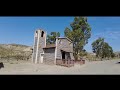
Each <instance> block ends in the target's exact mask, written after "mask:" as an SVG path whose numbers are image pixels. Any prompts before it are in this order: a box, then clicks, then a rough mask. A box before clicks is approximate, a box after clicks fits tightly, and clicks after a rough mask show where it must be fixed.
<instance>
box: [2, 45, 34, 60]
mask: <svg viewBox="0 0 120 90" xmlns="http://www.w3.org/2000/svg"><path fill="white" fill-rule="evenodd" d="M31 55H32V47H31V46H27V45H21V44H0V58H1V59H2V58H5V59H11V58H15V59H17V60H19V59H20V60H21V59H22V60H28V59H30V58H31Z"/></svg>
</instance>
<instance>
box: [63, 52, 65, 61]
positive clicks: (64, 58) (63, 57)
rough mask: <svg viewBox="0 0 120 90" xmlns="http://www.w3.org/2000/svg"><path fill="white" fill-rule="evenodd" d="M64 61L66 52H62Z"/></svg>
mask: <svg viewBox="0 0 120 90" xmlns="http://www.w3.org/2000/svg"><path fill="white" fill-rule="evenodd" d="M62 59H65V52H64V51H62Z"/></svg>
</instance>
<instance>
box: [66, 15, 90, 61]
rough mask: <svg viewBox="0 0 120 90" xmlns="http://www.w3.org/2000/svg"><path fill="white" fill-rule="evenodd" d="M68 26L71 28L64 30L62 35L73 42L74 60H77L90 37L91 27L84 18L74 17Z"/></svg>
mask: <svg viewBox="0 0 120 90" xmlns="http://www.w3.org/2000/svg"><path fill="white" fill-rule="evenodd" d="M70 26H71V28H68V27H66V28H65V31H64V35H65V37H67V38H69V39H70V40H71V41H72V42H73V51H74V52H73V53H74V58H75V60H78V57H79V53H81V52H82V51H83V48H84V46H85V45H86V44H87V43H88V39H89V38H90V37H91V27H90V25H89V24H88V22H87V18H86V17H75V18H74V21H73V22H72V23H71V24H70Z"/></svg>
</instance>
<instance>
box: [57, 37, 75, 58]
mask: <svg viewBox="0 0 120 90" xmlns="http://www.w3.org/2000/svg"><path fill="white" fill-rule="evenodd" d="M60 49H67V50H69V51H73V44H72V43H71V42H70V41H69V40H67V39H66V38H57V56H56V58H57V59H62V53H61V50H60ZM67 54H68V53H67ZM67 54H66V55H67ZM69 54H70V58H71V59H74V58H73V53H69ZM69 54H68V55H69Z"/></svg>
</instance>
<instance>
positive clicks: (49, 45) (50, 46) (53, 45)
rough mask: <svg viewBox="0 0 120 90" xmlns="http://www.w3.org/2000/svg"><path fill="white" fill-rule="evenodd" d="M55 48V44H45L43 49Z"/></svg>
mask: <svg viewBox="0 0 120 90" xmlns="http://www.w3.org/2000/svg"><path fill="white" fill-rule="evenodd" d="M55 47H56V46H55V44H47V45H46V47H44V48H55Z"/></svg>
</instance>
